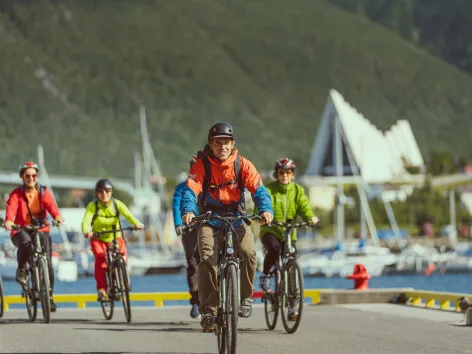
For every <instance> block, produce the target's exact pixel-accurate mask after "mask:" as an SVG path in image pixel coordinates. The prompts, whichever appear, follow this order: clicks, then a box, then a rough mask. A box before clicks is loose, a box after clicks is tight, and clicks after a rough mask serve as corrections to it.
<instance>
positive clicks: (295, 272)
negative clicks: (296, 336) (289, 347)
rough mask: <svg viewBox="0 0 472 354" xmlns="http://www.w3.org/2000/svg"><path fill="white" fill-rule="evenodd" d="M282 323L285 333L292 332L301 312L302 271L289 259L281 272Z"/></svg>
mask: <svg viewBox="0 0 472 354" xmlns="http://www.w3.org/2000/svg"><path fill="white" fill-rule="evenodd" d="M281 285H282V286H281V291H282V323H283V325H284V328H285V331H286V332H287V333H294V332H295V331H296V330H297V328H298V325H299V324H300V320H301V318H302V312H303V300H304V298H303V293H304V289H303V273H302V270H301V268H300V265H299V264H298V262H297V261H295V260H291V261H289V262H288V263H287V265H286V266H285V268H284V270H283V272H282V284H281Z"/></svg>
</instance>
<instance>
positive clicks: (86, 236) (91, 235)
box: [84, 231, 93, 238]
mask: <svg viewBox="0 0 472 354" xmlns="http://www.w3.org/2000/svg"><path fill="white" fill-rule="evenodd" d="M84 237H85V238H92V237H93V232H92V231H89V232H87V233H85V235H84Z"/></svg>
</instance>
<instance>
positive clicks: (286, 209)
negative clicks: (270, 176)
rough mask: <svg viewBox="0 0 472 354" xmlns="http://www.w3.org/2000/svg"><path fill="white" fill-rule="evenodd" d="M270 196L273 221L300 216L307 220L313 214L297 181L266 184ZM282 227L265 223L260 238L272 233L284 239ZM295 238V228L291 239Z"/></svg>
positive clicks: (295, 218)
mask: <svg viewBox="0 0 472 354" xmlns="http://www.w3.org/2000/svg"><path fill="white" fill-rule="evenodd" d="M266 187H267V189H268V190H269V194H270V197H271V199H272V207H273V208H274V221H278V222H285V221H287V220H288V219H291V220H293V221H294V222H295V221H296V220H297V217H298V216H300V217H301V218H302V219H303V220H305V221H309V220H310V219H311V218H312V217H313V216H315V214H314V213H313V210H312V209H311V207H310V201H309V200H308V197H307V195H306V194H305V190H304V189H303V187H302V186H301V185H299V184H297V183H294V182H291V183H289V184H286V185H284V184H281V183H279V182H278V181H274V182H271V183H269V184H267V186H266ZM283 232H284V228H283V227H280V226H275V225H274V226H271V227H268V226H266V225H262V226H261V232H260V236H261V238H262V237H263V236H264V235H265V234H274V235H276V236H277V237H278V238H279V239H280V240H282V241H284V234H283ZM296 239H297V233H296V230H294V231H293V233H292V240H296Z"/></svg>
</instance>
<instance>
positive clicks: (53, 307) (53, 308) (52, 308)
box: [51, 298, 57, 312]
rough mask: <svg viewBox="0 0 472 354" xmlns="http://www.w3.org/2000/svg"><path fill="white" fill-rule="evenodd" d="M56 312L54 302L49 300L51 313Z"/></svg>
mask: <svg viewBox="0 0 472 354" xmlns="http://www.w3.org/2000/svg"><path fill="white" fill-rule="evenodd" d="M56 311H57V306H56V303H55V302H54V300H53V299H52V298H51V312H56Z"/></svg>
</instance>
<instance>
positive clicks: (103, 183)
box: [95, 178, 113, 192]
mask: <svg viewBox="0 0 472 354" xmlns="http://www.w3.org/2000/svg"><path fill="white" fill-rule="evenodd" d="M100 189H113V184H112V183H111V181H110V180H109V179H106V178H102V179H100V180H98V182H97V184H96V185H95V192H97V191H98V190H100Z"/></svg>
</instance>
